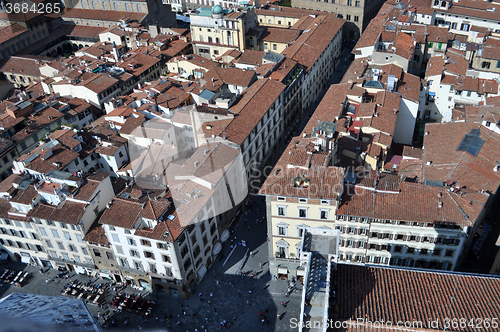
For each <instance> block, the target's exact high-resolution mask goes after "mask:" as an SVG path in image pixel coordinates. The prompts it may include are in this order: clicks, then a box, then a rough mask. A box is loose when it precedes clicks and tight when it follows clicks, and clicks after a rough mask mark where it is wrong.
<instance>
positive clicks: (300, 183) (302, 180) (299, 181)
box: [293, 175, 309, 188]
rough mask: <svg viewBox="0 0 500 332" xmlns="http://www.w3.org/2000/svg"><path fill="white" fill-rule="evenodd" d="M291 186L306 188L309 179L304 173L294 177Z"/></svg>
mask: <svg viewBox="0 0 500 332" xmlns="http://www.w3.org/2000/svg"><path fill="white" fill-rule="evenodd" d="M293 186H294V187H296V188H308V187H309V179H308V178H306V177H305V176H304V175H302V176H299V177H296V178H295V179H294V180H293Z"/></svg>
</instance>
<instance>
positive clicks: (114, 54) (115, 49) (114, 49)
mask: <svg viewBox="0 0 500 332" xmlns="http://www.w3.org/2000/svg"><path fill="white" fill-rule="evenodd" d="M113 56H114V57H115V61H116V63H118V60H119V59H120V58H119V57H118V48H117V47H116V43H115V42H113Z"/></svg>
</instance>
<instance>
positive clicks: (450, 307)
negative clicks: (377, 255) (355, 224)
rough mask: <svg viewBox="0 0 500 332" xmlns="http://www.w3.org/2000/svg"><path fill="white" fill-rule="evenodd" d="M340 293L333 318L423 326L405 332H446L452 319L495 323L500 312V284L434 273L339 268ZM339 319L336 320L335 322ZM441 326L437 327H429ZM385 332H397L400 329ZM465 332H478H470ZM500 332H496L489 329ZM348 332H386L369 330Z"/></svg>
mask: <svg viewBox="0 0 500 332" xmlns="http://www.w3.org/2000/svg"><path fill="white" fill-rule="evenodd" d="M332 283H334V284H335V285H336V286H337V287H336V294H335V305H334V306H333V307H332V308H330V315H331V316H330V318H332V319H334V320H341V321H344V320H349V319H352V320H353V321H354V322H356V320H357V319H359V320H360V321H362V320H364V321H365V322H366V321H370V322H382V321H384V322H387V321H391V322H393V324H394V326H393V328H394V327H395V325H396V323H395V322H398V321H401V322H413V321H419V322H422V323H423V325H422V326H421V327H418V326H415V327H412V328H408V329H404V330H406V331H430V330H441V331H442V330H443V329H444V322H445V319H446V318H449V317H461V318H463V319H464V320H466V321H467V322H469V321H472V320H476V319H477V317H496V315H497V313H498V312H499V311H500V299H499V297H498V296H497V294H498V292H500V279H498V278H494V277H490V276H478V275H460V274H451V273H441V272H433V271H417V270H403V269H396V268H382V267H365V266H357V265H348V264H339V265H338V266H337V270H334V271H332ZM337 317H338V318H337ZM436 320H438V322H439V325H438V327H434V326H431V325H430V324H431V322H432V321H436ZM393 328H391V329H387V331H389V330H390V331H397V330H396V329H393ZM464 330H465V331H479V330H480V329H474V328H472V327H469V326H468V327H466V328H465V329H464ZM491 330H492V331H493V330H495V331H498V328H495V329H491ZM349 331H380V332H382V331H384V330H383V329H373V328H371V327H370V326H369V325H367V326H365V327H363V326H359V327H358V328H353V329H350V330H349Z"/></svg>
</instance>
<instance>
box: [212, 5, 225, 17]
mask: <svg viewBox="0 0 500 332" xmlns="http://www.w3.org/2000/svg"><path fill="white" fill-rule="evenodd" d="M214 15H217V16H219V15H224V9H222V7H221V6H220V5H215V6H213V7H212V16H214Z"/></svg>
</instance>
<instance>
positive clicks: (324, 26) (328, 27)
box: [282, 16, 345, 70]
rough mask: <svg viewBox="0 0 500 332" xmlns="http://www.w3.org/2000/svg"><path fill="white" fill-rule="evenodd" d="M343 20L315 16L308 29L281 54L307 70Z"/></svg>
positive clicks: (336, 31)
mask: <svg viewBox="0 0 500 332" xmlns="http://www.w3.org/2000/svg"><path fill="white" fill-rule="evenodd" d="M344 22H345V21H344V20H342V19H339V18H334V17H330V16H318V17H316V18H315V19H314V21H313V22H312V23H311V24H310V25H309V27H308V29H307V30H305V31H304V32H302V34H301V35H300V37H299V38H297V40H295V41H294V42H293V43H292V44H291V45H290V46H288V47H287V48H286V49H285V50H283V52H282V54H283V55H286V56H287V57H288V58H290V59H292V60H294V61H297V62H298V63H300V64H301V65H303V66H304V67H305V69H306V70H309V69H310V68H311V67H312V66H313V65H314V63H316V61H317V59H318V58H319V57H320V56H321V54H323V51H324V50H325V49H326V47H327V46H328V44H329V43H330V42H331V41H332V40H333V38H334V37H335V35H336V34H337V33H338V32H339V30H340V29H341V28H342V26H343V25H344ZM308 30H309V31H308ZM306 31H307V32H306Z"/></svg>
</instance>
